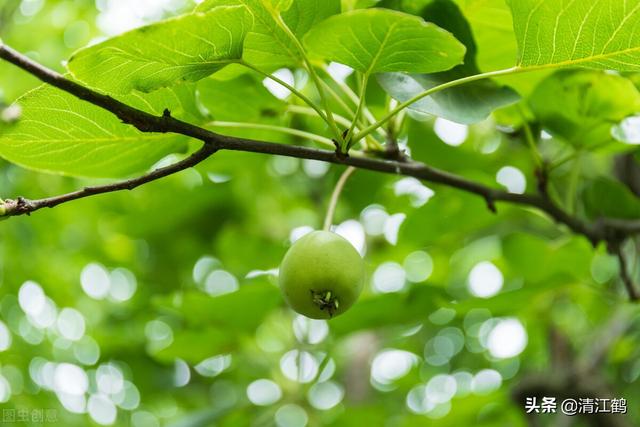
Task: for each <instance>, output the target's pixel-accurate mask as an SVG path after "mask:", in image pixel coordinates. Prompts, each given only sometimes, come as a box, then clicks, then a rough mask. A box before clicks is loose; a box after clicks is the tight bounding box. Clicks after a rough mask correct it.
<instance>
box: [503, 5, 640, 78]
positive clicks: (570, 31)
mask: <svg viewBox="0 0 640 427" xmlns="http://www.w3.org/2000/svg"><path fill="white" fill-rule="evenodd" d="M508 3H509V6H510V7H511V11H512V13H513V24H514V30H515V33H516V39H517V41H518V47H519V49H518V52H519V54H518V65H519V66H522V67H536V66H555V67H561V66H581V67H589V68H597V69H605V70H606V69H616V70H626V71H639V70H640V33H638V31H636V29H637V27H638V26H639V25H640V13H638V12H639V11H640V0H625V1H620V0H585V1H558V0H509V1H508Z"/></svg>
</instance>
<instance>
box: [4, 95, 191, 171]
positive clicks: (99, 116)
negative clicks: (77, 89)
mask: <svg viewBox="0 0 640 427" xmlns="http://www.w3.org/2000/svg"><path fill="white" fill-rule="evenodd" d="M188 91H191V98H193V97H194V95H193V88H192V87H191V88H190V87H189V86H181V87H180V88H179V89H176V90H169V89H163V90H160V91H157V92H154V93H153V94H147V95H144V96H143V95H142V94H136V93H134V94H131V95H128V96H125V97H121V98H119V99H120V100H121V101H123V102H125V103H127V104H130V105H132V106H134V107H138V108H140V109H143V110H145V111H147V112H149V113H153V114H156V115H160V114H162V112H163V110H164V109H165V108H168V109H169V110H170V111H171V112H172V114H173V115H174V116H177V117H180V116H182V117H184V116H185V115H187V116H189V117H190V115H189V114H188V112H187V111H185V109H190V108H191V107H190V106H186V107H185V103H186V102H187V101H188V98H189V95H188V94H187V92H188ZM17 104H18V105H20V107H21V108H22V117H21V119H20V120H19V121H18V122H17V123H15V124H14V125H10V126H8V127H7V128H5V129H4V131H3V132H2V133H1V134H0V156H2V157H4V158H5V159H6V160H8V161H10V162H12V163H15V164H18V165H20V166H24V167H26V168H30V169H36V170H40V171H45V172H55V173H62V174H65V175H73V176H87V177H110V178H111V177H119V176H125V175H130V174H132V173H135V172H140V171H143V170H145V169H147V168H149V167H150V166H151V165H153V164H154V163H155V162H157V161H158V160H159V159H161V158H162V157H164V156H165V155H167V154H169V153H172V152H175V151H177V150H182V149H184V147H185V142H186V138H185V137H183V136H179V135H173V134H165V133H143V132H140V131H138V130H137V129H135V128H134V127H133V126H126V125H123V124H122V123H121V122H120V120H119V119H118V118H116V117H115V116H114V115H113V114H111V113H109V112H107V111H105V110H103V109H102V108H99V107H96V106H94V105H92V104H90V103H88V102H85V101H81V100H79V99H77V98H75V97H74V96H72V95H69V94H67V93H66V92H62V91H60V90H58V89H56V88H53V87H51V86H47V85H43V86H40V87H39V88H37V89H35V90H33V91H31V92H29V93H27V94H26V95H24V96H23V97H22V98H20V99H19V100H18V101H17Z"/></svg>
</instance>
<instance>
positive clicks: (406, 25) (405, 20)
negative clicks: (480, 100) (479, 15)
mask: <svg viewBox="0 0 640 427" xmlns="http://www.w3.org/2000/svg"><path fill="white" fill-rule="evenodd" d="M304 41H305V45H306V46H307V49H308V50H309V51H310V53H312V54H313V55H315V56H317V57H319V58H324V59H327V60H330V61H336V62H340V63H342V64H346V65H349V66H350V67H352V68H354V69H356V70H358V71H361V72H363V73H381V72H389V71H406V72H416V73H419V72H423V73H429V72H436V71H443V70H448V69H450V68H452V67H453V66H455V65H457V64H460V63H461V62H462V58H463V56H464V52H465V48H464V46H463V45H462V44H461V43H460V42H459V41H457V40H456V39H455V37H453V36H452V35H451V34H450V33H449V32H447V31H445V30H443V29H442V28H439V27H437V26H436V25H433V24H430V23H427V22H424V21H423V20H422V19H420V18H419V17H417V16H413V15H408V14H405V13H401V12H395V11H390V10H384V9H366V10H355V11H353V12H347V13H343V14H341V15H336V16H333V17H331V18H329V19H327V20H325V21H324V22H321V23H320V24H318V25H316V26H315V27H314V28H313V29H312V30H311V31H310V32H309V33H308V34H307V35H306V36H305V39H304Z"/></svg>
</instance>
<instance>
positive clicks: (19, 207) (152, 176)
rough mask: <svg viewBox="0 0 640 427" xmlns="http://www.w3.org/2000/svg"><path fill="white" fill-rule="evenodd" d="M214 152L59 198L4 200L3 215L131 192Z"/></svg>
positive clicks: (203, 151)
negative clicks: (109, 194) (93, 197)
mask: <svg viewBox="0 0 640 427" xmlns="http://www.w3.org/2000/svg"><path fill="white" fill-rule="evenodd" d="M216 151H217V150H216V148H215V147H214V146H213V145H210V144H205V145H203V146H202V148H200V149H199V150H198V151H196V152H194V153H193V154H191V155H190V156H189V157H187V158H185V159H183V160H181V161H179V162H176V163H174V164H172V165H169V166H165V167H161V168H158V169H155V170H154V171H152V172H150V173H148V174H146V175H142V176H139V177H137V178H132V179H127V180H124V181H119V182H115V183H113V184H107V185H100V186H95V187H85V188H83V189H82V190H78V191H74V192H71V193H67V194H62V195H60V196H55V197H48V198H46V199H39V200H28V199H25V198H24V197H19V198H17V199H16V200H5V201H4V208H5V210H6V214H5V215H8V216H16V215H29V214H30V213H31V212H35V211H37V210H39V209H42V208H53V207H55V206H58V205H61V204H63V203H67V202H71V201H73V200H78V199H83V198H85V197H89V196H95V195H97V194H103V193H113V192H116V191H122V190H133V189H134V188H136V187H139V186H141V185H143V184H147V183H149V182H151V181H156V180H158V179H160V178H164V177H166V176H169V175H172V174H174V173H177V172H180V171H183V170H185V169H189V168H191V167H193V166H195V165H197V164H198V163H200V162H202V161H204V160H206V159H208V158H209V157H211V155H212V154H214V153H215V152H216Z"/></svg>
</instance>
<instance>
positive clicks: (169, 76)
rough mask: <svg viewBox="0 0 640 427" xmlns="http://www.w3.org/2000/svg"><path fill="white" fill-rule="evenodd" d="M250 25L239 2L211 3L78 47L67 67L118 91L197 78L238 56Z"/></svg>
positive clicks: (147, 89) (96, 84)
mask: <svg viewBox="0 0 640 427" xmlns="http://www.w3.org/2000/svg"><path fill="white" fill-rule="evenodd" d="M251 25H252V23H251V19H250V17H249V15H248V14H247V11H246V9H245V8H244V7H240V6H232V7H217V8H214V9H212V10H210V11H208V12H207V13H195V14H192V15H185V16H182V17H179V18H175V19H170V20H167V21H163V22H160V23H158V24H153V25H149V26H147V27H142V28H140V29H136V30H133V31H131V32H128V33H125V34H123V35H121V36H118V37H114V38H112V39H109V40H107V41H105V42H102V43H100V44H97V45H95V46H91V47H89V48H86V49H83V50H81V51H80V52H78V53H76V54H75V55H74V56H73V57H72V58H71V59H70V60H69V63H68V68H69V70H70V71H71V72H72V74H73V75H74V76H75V77H76V78H77V79H79V80H81V81H82V82H84V83H87V84H89V85H90V86H93V87H97V88H100V89H103V90H107V91H111V92H115V93H122V94H126V93H129V92H131V91H132V90H134V89H136V90H140V91H143V92H150V91H153V90H156V89H158V88H161V87H166V86H171V85H173V84H176V83H179V82H184V81H197V80H200V79H202V78H204V77H206V76H208V75H210V74H212V73H214V72H216V71H218V70H220V69H221V68H223V67H225V66H226V65H228V64H231V63H234V62H237V61H238V60H240V58H241V57H242V45H243V41H244V37H245V35H246V33H247V31H248V30H249V29H250V28H251Z"/></svg>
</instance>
